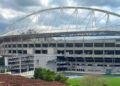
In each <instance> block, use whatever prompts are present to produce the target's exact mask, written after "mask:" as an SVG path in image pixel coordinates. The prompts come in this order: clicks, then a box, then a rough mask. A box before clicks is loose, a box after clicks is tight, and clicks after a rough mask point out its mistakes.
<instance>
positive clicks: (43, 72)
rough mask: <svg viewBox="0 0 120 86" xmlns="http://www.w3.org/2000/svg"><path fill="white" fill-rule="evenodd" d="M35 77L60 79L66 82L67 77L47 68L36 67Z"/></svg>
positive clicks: (48, 79) (59, 80) (51, 79)
mask: <svg viewBox="0 0 120 86" xmlns="http://www.w3.org/2000/svg"><path fill="white" fill-rule="evenodd" d="M34 77H35V79H41V80H45V81H58V82H61V83H66V81H67V79H68V78H67V77H65V76H63V75H62V74H60V73H55V72H54V71H51V70H48V69H45V68H36V69H35V72H34Z"/></svg>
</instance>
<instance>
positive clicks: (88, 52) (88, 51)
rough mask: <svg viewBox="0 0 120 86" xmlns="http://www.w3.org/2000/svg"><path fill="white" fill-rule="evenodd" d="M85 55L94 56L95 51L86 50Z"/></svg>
mask: <svg viewBox="0 0 120 86" xmlns="http://www.w3.org/2000/svg"><path fill="white" fill-rule="evenodd" d="M84 53H85V54H92V53H93V51H92V50H85V51H84Z"/></svg>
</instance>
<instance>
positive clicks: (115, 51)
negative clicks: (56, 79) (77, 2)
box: [0, 7, 120, 74]
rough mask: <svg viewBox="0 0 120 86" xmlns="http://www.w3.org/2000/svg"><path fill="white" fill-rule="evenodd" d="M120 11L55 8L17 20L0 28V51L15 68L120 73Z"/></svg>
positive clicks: (14, 69)
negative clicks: (2, 28)
mask: <svg viewBox="0 0 120 86" xmlns="http://www.w3.org/2000/svg"><path fill="white" fill-rule="evenodd" d="M119 23H120V15H119V14H116V13H113V12H109V11H106V10H102V9H97V8H87V7H56V8H49V9H44V10H40V11H37V12H34V13H32V14H29V15H26V16H24V17H21V18H20V19H18V20H15V22H14V23H12V24H11V25H9V26H8V27H7V28H6V29H5V30H3V31H1V32H0V54H1V56H3V57H4V58H5V66H6V67H8V68H10V71H11V72H12V73H21V72H26V71H32V70H33V71H34V70H35V68H38V67H43V68H47V69H50V70H53V71H55V72H73V73H98V74H119V73H120V38H119V36H120V30H119V29H120V24H119Z"/></svg>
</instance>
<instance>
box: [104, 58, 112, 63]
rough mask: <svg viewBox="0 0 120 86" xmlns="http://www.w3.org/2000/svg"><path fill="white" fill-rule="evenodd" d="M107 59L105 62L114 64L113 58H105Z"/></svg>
mask: <svg viewBox="0 0 120 86" xmlns="http://www.w3.org/2000/svg"><path fill="white" fill-rule="evenodd" d="M104 59H105V62H109V63H110V62H112V58H104Z"/></svg>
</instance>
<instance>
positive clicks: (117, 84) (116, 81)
mask: <svg viewBox="0 0 120 86" xmlns="http://www.w3.org/2000/svg"><path fill="white" fill-rule="evenodd" d="M83 78H84V77H83ZM83 78H74V79H69V80H68V84H69V85H70V86H85V85H83V84H82V83H81V81H82V79H83ZM105 79H106V80H107V81H108V86H120V77H105Z"/></svg>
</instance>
